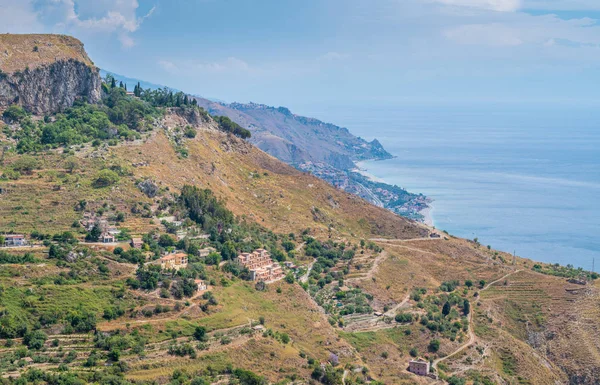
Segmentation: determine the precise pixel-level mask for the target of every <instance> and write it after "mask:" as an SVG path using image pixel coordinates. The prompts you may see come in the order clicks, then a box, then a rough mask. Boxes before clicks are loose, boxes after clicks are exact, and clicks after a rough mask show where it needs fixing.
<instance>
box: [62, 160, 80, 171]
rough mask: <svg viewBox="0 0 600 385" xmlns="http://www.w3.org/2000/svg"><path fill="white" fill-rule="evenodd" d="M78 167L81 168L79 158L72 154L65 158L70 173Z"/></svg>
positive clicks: (66, 167)
mask: <svg viewBox="0 0 600 385" xmlns="http://www.w3.org/2000/svg"><path fill="white" fill-rule="evenodd" d="M77 168H79V162H78V161H77V158H75V157H74V156H70V157H68V158H67V159H66V160H65V169H66V170H67V171H68V172H69V174H72V173H73V171H75V170H76V169H77Z"/></svg>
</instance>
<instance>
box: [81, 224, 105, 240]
mask: <svg viewBox="0 0 600 385" xmlns="http://www.w3.org/2000/svg"><path fill="white" fill-rule="evenodd" d="M100 235H102V229H101V228H100V225H99V224H97V223H96V224H94V227H92V229H91V230H90V232H89V233H87V235H86V236H85V240H86V241H88V242H98V239H99V238H100Z"/></svg>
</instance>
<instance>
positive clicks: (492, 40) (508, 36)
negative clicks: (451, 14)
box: [444, 23, 523, 46]
mask: <svg viewBox="0 0 600 385" xmlns="http://www.w3.org/2000/svg"><path fill="white" fill-rule="evenodd" d="M444 35H445V36H446V37H447V38H448V39H450V40H452V41H454V42H456V43H460V44H478V45H488V46H517V45H521V44H523V40H521V38H520V37H519V35H520V31H519V30H517V29H514V28H512V27H509V26H507V25H504V24H499V23H491V24H471V25H461V26H459V27H456V28H452V29H449V30H447V31H445V32H444Z"/></svg>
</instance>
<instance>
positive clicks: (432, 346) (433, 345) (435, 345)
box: [428, 339, 440, 353]
mask: <svg viewBox="0 0 600 385" xmlns="http://www.w3.org/2000/svg"><path fill="white" fill-rule="evenodd" d="M428 348H429V351H430V352H432V353H436V352H437V351H438V350H440V340H437V339H436V340H431V341H430V342H429V346H428Z"/></svg>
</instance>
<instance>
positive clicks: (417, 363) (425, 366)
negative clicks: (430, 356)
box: [408, 360, 429, 376]
mask: <svg viewBox="0 0 600 385" xmlns="http://www.w3.org/2000/svg"><path fill="white" fill-rule="evenodd" d="M408 371H409V372H411V373H414V374H417V375H419V376H427V375H429V361H425V360H411V361H410V362H409V363H408Z"/></svg>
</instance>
